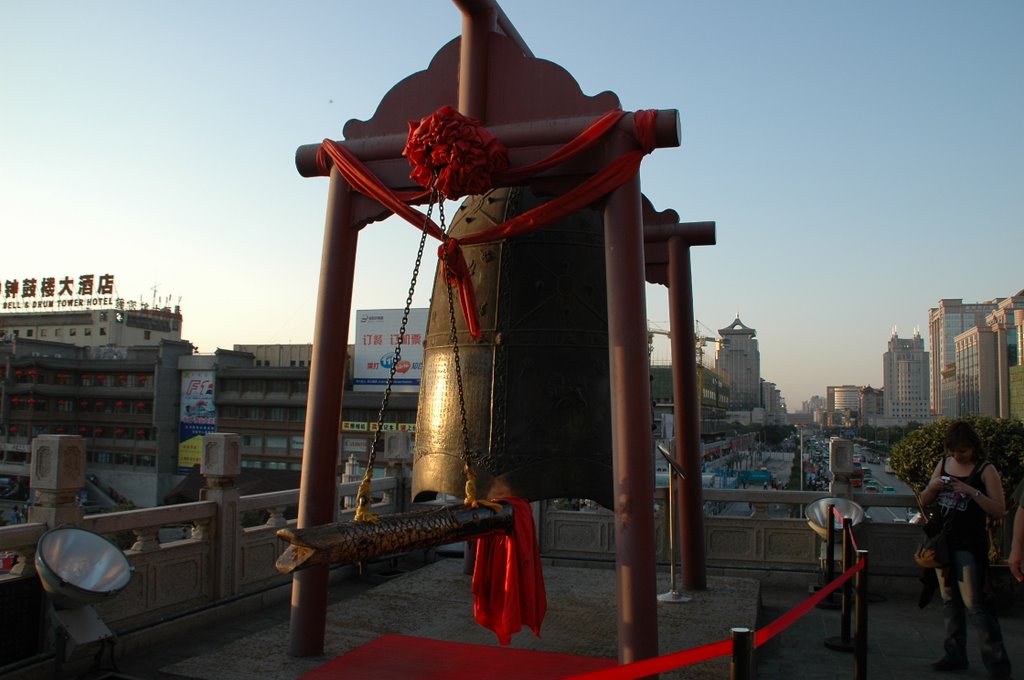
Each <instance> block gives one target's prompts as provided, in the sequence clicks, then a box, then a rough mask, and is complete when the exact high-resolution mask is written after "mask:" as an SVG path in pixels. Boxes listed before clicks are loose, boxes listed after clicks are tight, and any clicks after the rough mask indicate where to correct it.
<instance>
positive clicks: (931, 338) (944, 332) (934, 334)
mask: <svg viewBox="0 0 1024 680" xmlns="http://www.w3.org/2000/svg"><path fill="white" fill-rule="evenodd" d="M1003 299H1004V298H995V299H992V300H989V301H988V302H971V303H966V304H965V303H964V301H963V300H962V299H956V300H953V299H943V300H939V306H938V307H932V308H931V309H929V310H928V352H929V359H930V361H931V413H932V415H934V416H936V417H940V416H945V417H948V418H955V417H956V416H957V415H959V413H960V407H959V404H958V402H957V378H956V370H955V361H956V342H955V341H956V337H957V336H958V335H960V334H961V333H963V332H964V331H967V330H970V329H971V328H975V327H977V326H982V325H984V324H985V316H986V315H987V314H990V313H991V312H992V311H994V310H995V309H996V308H997V307H998V305H999V303H1000V302H1002V301H1003Z"/></svg>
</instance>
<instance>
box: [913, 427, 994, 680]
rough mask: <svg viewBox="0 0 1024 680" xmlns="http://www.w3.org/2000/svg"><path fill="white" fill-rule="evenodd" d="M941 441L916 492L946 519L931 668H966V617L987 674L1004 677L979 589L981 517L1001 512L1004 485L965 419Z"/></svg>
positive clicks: (983, 568)
mask: <svg viewBox="0 0 1024 680" xmlns="http://www.w3.org/2000/svg"><path fill="white" fill-rule="evenodd" d="M945 443H946V454H947V455H946V456H944V457H943V458H942V460H941V461H939V463H938V464H937V465H936V466H935V470H934V471H933V472H932V477H931V480H929V482H928V485H927V486H926V487H925V488H924V491H923V492H922V494H921V501H922V503H923V504H924V505H925V506H929V505H932V504H933V503H934V504H936V505H937V506H938V508H939V512H941V513H942V514H943V515H944V516H945V517H946V519H947V521H948V522H949V529H948V531H947V542H948V545H949V553H950V563H949V564H948V565H946V566H945V567H940V568H939V569H938V570H937V571H938V574H937V576H938V581H939V594H940V595H941V596H942V603H943V607H942V611H943V616H944V618H945V620H946V639H945V642H944V644H943V647H944V649H945V654H944V655H943V657H942V658H941V659H939V660H938V661H936V662H935V663H933V664H932V668H933V669H934V670H937V671H951V670H960V669H964V668H967V618H968V616H969V617H970V619H971V622H972V624H973V625H974V628H975V630H977V633H978V642H979V644H980V646H981V659H982V662H983V663H984V664H985V668H986V669H987V670H988V673H989V677H992V678H1009V677H1010V660H1009V658H1008V657H1007V656H1006V649H1005V647H1004V646H1003V634H1002V630H1001V629H1000V627H999V621H997V620H996V617H995V614H994V613H993V611H992V609H991V607H990V606H989V605H988V603H987V602H986V598H985V595H984V593H983V586H984V584H985V578H986V575H987V574H986V572H987V569H988V547H989V542H988V530H987V529H986V525H985V519H986V516H989V517H996V518H999V517H1002V516H1003V515H1005V514H1006V506H1005V503H1004V501H1003V483H1002V481H1001V480H1000V479H999V472H998V471H997V470H996V468H995V466H994V465H992V464H991V463H990V462H989V461H987V460H985V452H984V449H983V448H982V445H981V439H980V438H979V437H978V434H977V432H975V431H974V428H973V427H971V425H970V424H969V423H966V422H963V421H957V422H954V423H953V424H952V425H950V426H949V429H948V430H947V431H946V442H945Z"/></svg>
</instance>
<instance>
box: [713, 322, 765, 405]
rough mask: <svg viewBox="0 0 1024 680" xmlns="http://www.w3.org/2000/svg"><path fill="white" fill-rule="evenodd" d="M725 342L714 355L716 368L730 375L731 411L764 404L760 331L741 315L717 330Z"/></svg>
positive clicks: (721, 343)
mask: <svg viewBox="0 0 1024 680" xmlns="http://www.w3.org/2000/svg"><path fill="white" fill-rule="evenodd" d="M718 334H719V336H721V338H722V341H721V342H720V343H719V345H718V350H717V353H716V355H715V368H716V369H717V370H719V371H720V372H724V373H725V374H726V375H728V376H729V410H730V411H749V410H752V409H755V408H759V407H761V406H762V403H761V353H760V352H759V351H758V348H757V339H756V336H757V331H755V330H754V329H753V328H750V327H748V326H745V325H744V324H743V322H742V321H740V318H739V316H737V317H736V319H735V320H734V321H733V322H732V323H731V324H729V325H728V326H726V327H725V328H720V329H718Z"/></svg>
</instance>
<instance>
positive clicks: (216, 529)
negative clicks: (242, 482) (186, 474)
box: [193, 432, 242, 599]
mask: <svg viewBox="0 0 1024 680" xmlns="http://www.w3.org/2000/svg"><path fill="white" fill-rule="evenodd" d="M241 467H242V438H241V436H239V435H237V434H226V433H222V432H214V433H211V434H207V435H204V436H203V457H202V460H201V461H200V465H199V472H200V473H201V474H202V475H203V476H204V477H205V478H206V486H205V487H204V488H203V489H201V490H200V492H199V498H200V500H204V501H213V502H215V503H216V504H217V515H216V517H215V518H214V520H213V526H212V527H210V529H211V530H212V536H211V537H210V538H211V540H212V541H213V555H214V556H215V559H214V573H215V574H216V578H215V581H214V589H215V592H214V593H213V595H214V597H215V598H217V599H221V598H225V597H231V596H232V595H234V594H235V593H236V592H237V591H238V578H239V576H238V568H237V567H238V565H239V563H240V557H239V554H240V550H241V547H240V535H241V531H242V522H241V518H240V517H239V511H238V498H239V492H238V487H236V486H235V477H237V476H238V473H239V472H240V471H241ZM194 534H195V532H193V535H194Z"/></svg>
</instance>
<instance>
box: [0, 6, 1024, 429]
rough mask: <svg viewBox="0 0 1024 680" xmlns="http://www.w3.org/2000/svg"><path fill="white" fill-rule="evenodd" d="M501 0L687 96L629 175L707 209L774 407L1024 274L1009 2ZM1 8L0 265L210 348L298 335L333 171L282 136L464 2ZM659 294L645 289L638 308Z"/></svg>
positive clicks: (581, 52) (396, 250)
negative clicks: (940, 308) (89, 281)
mask: <svg viewBox="0 0 1024 680" xmlns="http://www.w3.org/2000/svg"><path fill="white" fill-rule="evenodd" d="M502 7H503V8H504V10H505V12H506V14H507V15H508V16H509V18H510V19H511V21H512V22H513V23H514V24H515V26H516V27H517V29H518V31H519V33H520V34H521V35H522V36H523V38H524V39H525V40H526V42H527V43H528V44H529V45H530V47H531V49H532V50H533V52H534V54H535V55H536V56H537V57H540V58H543V59H548V60H550V61H554V62H556V63H558V64H560V65H561V66H563V67H564V68H566V69H567V70H568V71H569V72H570V73H572V74H573V75H574V76H575V78H576V79H577V80H578V81H579V83H580V85H581V87H582V89H583V91H584V92H585V93H587V94H597V93H598V92H600V91H602V90H611V91H613V92H615V93H616V94H618V96H619V98H620V100H621V102H622V106H623V108H625V109H627V110H636V109H648V108H654V109H678V110H679V113H680V119H681V127H682V135H683V143H682V146H681V147H680V148H678V149H660V150H657V151H655V152H654V154H653V155H651V156H650V157H648V158H647V159H646V160H645V161H644V165H643V168H642V170H641V180H642V184H643V190H644V193H645V194H647V195H648V196H649V197H650V198H651V200H652V201H653V202H654V204H655V206H656V207H657V208H658V209H665V208H673V209H675V210H676V211H677V212H678V213H679V214H680V216H681V218H682V219H683V220H684V221H697V220H714V221H715V222H716V223H717V238H718V244H717V245H716V246H713V247H701V248H695V249H693V253H692V260H693V272H694V283H693V288H694V298H695V307H696V317H697V320H698V321H699V322H700V323H701V324H702V325H703V326H704V327H706V328H708V329H711V330H717V329H719V328H723V327H725V326H727V325H729V324H730V323H731V322H732V321H733V319H734V318H735V317H736V314H737V312H738V313H739V317H740V319H741V320H742V321H743V322H744V323H745V324H746V325H748V326H750V327H753V328H755V329H756V330H757V337H758V340H759V342H760V350H761V373H762V376H763V377H764V378H765V379H767V380H770V381H772V382H775V383H776V384H777V385H778V386H779V388H780V390H781V391H782V395H783V397H784V398H785V399H786V401H787V402H788V405H789V408H790V410H791V411H795V410H799V408H800V406H801V403H802V402H803V401H804V400H806V399H808V398H809V397H810V396H811V395H812V394H821V395H824V393H825V387H826V385H839V384H857V385H864V384H870V385H872V386H876V387H880V386H881V385H882V368H881V367H882V353H883V352H884V351H885V349H886V345H887V342H888V340H889V337H890V335H891V333H892V330H893V328H896V329H897V330H898V332H899V334H900V336H901V337H908V336H910V335H911V334H912V333H913V331H914V329H915V327H919V328H920V329H921V333H922V335H923V336H924V337H925V340H926V342H927V319H928V308H929V307H933V306H935V305H936V303H937V302H938V300H940V299H942V298H962V299H963V300H964V301H968V302H975V301H981V300H988V299H991V298H993V297H1002V296H1007V295H1011V294H1013V293H1016V292H1017V291H1018V290H1020V289H1022V288H1024V272H1022V271H1021V267H1020V261H1021V259H1020V258H1021V253H1022V252H1024V217H1022V216H1024V40H1022V39H1021V36H1022V35H1024V3H1021V2H1018V1H1016V0H986V1H984V2H968V1H966V0H964V1H958V2H948V1H941V0H939V1H937V0H920V1H901V0H897V1H895V2H894V1H893V0H868V1H865V2H856V3H852V2H838V1H835V2H830V1H826V0H808V1H804V2H797V1H790V0H780V1H779V2H760V1H759V0H734V1H723V2H691V1H689V0H672V1H671V2H645V1H643V0H640V1H639V2H633V3H624V2H621V1H619V2H612V1H610V0H605V1H595V0H558V1H554V2H553V1H552V0H507V1H506V2H504V3H503V4H502ZM0 26H2V29H3V38H2V40H0V249H2V250H0V252H2V257H0V280H9V279H24V278H28V277H36V278H41V277H44V276H64V275H68V274H70V275H75V276H77V275H80V274H88V273H93V274H96V275H99V274H103V273H110V274H114V275H115V277H116V281H117V288H118V290H117V292H118V294H119V295H120V296H122V297H124V298H127V299H134V300H142V301H146V302H152V301H154V300H157V301H158V302H161V303H162V302H164V301H168V300H169V301H170V302H171V304H177V303H178V302H179V300H180V304H181V307H182V311H183V314H184V318H185V324H184V332H183V335H184V337H185V338H187V339H188V340H190V341H192V342H193V343H194V344H196V345H197V346H198V347H199V349H200V351H201V352H204V353H208V352H212V351H214V350H215V349H217V348H218V347H223V348H230V347H231V346H232V345H234V344H241V343H289V342H295V343H305V342H310V341H311V340H312V333H313V316H314V307H315V301H316V293H317V279H318V273H319V267H320V255H321V243H322V237H323V222H324V213H325V207H326V192H327V184H328V183H327V180H326V179H324V178H316V179H303V178H302V177H300V176H299V175H298V173H297V172H296V170H295V166H294V162H293V156H294V152H295V149H296V147H298V146H300V145H302V144H308V143H315V142H319V141H320V140H322V139H323V138H325V137H330V138H335V139H340V138H341V137H342V133H341V129H342V126H343V125H344V123H345V121H347V120H349V119H352V118H358V119H366V118H369V117H370V116H372V114H373V112H374V110H375V108H376V105H377V103H378V102H379V101H380V99H381V98H382V96H383V95H384V94H385V93H386V92H387V91H388V90H389V89H390V88H391V87H392V86H393V85H394V84H395V83H397V82H398V81H399V80H401V79H402V78H404V77H405V76H407V75H409V74H411V73H414V72H416V71H420V70H423V69H425V68H426V66H427V65H428V63H429V61H430V58H431V57H432V56H433V55H434V54H435V53H436V52H437V51H438V50H439V49H440V48H441V47H442V46H443V45H444V44H446V43H447V42H448V41H449V40H450V39H452V38H454V37H456V36H457V35H458V34H459V32H460V30H461V29H460V26H461V18H460V14H459V12H458V10H457V8H456V6H455V5H454V4H453V3H451V2H446V1H445V0H393V1H392V2H354V1H346V0H331V1H326V0H325V1H322V2H302V3H285V2H269V1H255V0H245V1H244V2H243V1H223V2H216V3H211V2H205V1H203V2H199V1H197V0H184V1H180V2H173V3H171V2H159V3H158V2H150V3H143V2H136V1H134V0H133V1H130V2H129V1H113V0H107V1H100V0H97V1H96V2H70V1H67V2H49V1H47V0H37V1H34V2H20V1H18V0H0ZM453 103H454V102H453ZM416 241H417V233H416V231H415V230H413V229H412V228H410V227H408V226H407V225H406V224H405V223H404V222H400V221H397V220H394V219H392V220H388V221H385V222H382V223H379V224H376V225H372V226H371V227H369V228H367V229H366V230H364V233H363V235H362V236H361V238H360V250H359V256H358V265H357V266H358V273H357V275H358V280H357V282H356V299H355V300H354V309H371V308H396V307H401V306H402V305H403V303H404V300H405V290H406V288H407V287H408V282H409V276H410V273H411V268H412V262H413V257H414V253H415V246H416ZM433 267H434V263H433V262H430V263H429V265H428V266H427V270H428V272H429V275H427V276H425V277H423V278H421V284H420V287H419V291H418V293H417V297H416V303H417V304H418V305H421V306H426V304H427V299H428V297H429V289H430V279H431V278H432V275H433ZM154 289H155V292H154ZM667 298H668V294H667V291H666V290H665V289H664V288H660V287H648V317H649V318H650V320H651V323H652V325H653V326H655V327H658V328H663V329H664V328H667V327H668V311H667ZM668 356H669V353H668V345H667V341H665V339H664V338H661V337H659V339H658V342H657V347H656V349H655V356H654V358H655V359H658V360H667V359H668Z"/></svg>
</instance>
